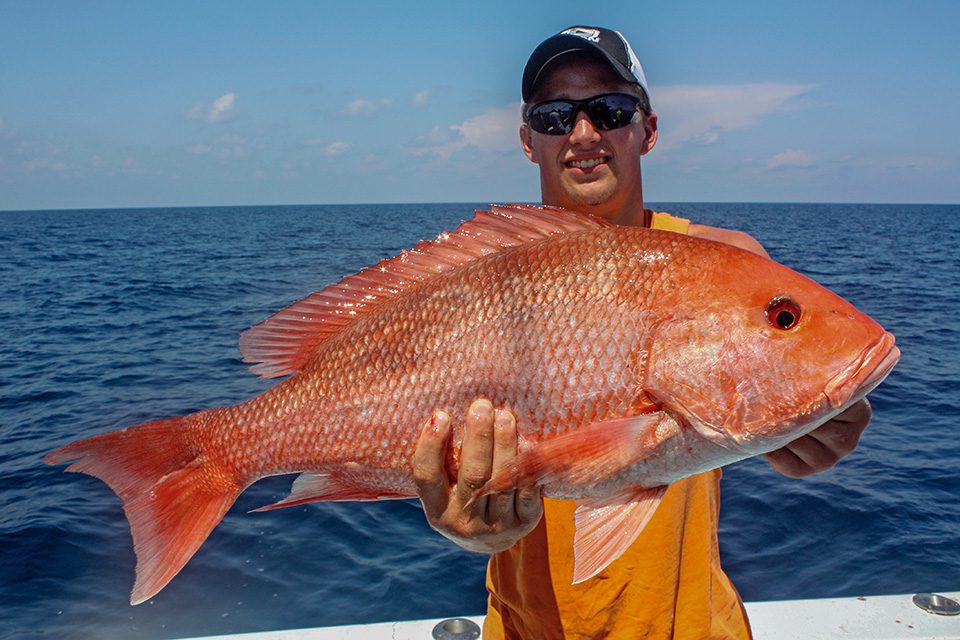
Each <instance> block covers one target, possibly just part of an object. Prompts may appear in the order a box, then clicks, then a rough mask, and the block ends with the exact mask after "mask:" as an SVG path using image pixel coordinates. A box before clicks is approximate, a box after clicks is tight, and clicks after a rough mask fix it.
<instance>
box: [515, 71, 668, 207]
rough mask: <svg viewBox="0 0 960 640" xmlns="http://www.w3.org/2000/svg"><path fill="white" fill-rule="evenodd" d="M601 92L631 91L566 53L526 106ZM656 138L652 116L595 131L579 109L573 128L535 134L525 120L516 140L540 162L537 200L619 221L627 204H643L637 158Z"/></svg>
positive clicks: (615, 78) (609, 74) (611, 75)
mask: <svg viewBox="0 0 960 640" xmlns="http://www.w3.org/2000/svg"><path fill="white" fill-rule="evenodd" d="M602 93H629V94H633V95H635V94H634V91H633V88H632V87H631V85H629V84H627V83H626V82H624V81H623V80H622V79H621V78H620V77H619V76H617V75H616V73H614V71H613V70H612V69H611V68H610V67H609V66H608V65H607V64H606V63H605V62H603V61H602V60H600V59H598V58H595V57H592V56H589V55H584V54H567V55H566V56H564V57H562V58H560V59H559V60H558V61H557V62H556V63H555V64H554V65H552V66H551V67H549V68H548V69H547V70H546V72H545V74H544V76H543V77H542V78H541V79H540V81H539V82H538V83H537V85H536V88H535V90H534V95H533V97H532V98H531V100H530V104H531V105H532V104H536V103H538V102H544V101H547V100H554V99H564V98H568V99H574V100H582V99H585V98H590V97H592V96H595V95H598V94H602ZM656 139H657V116H656V115H655V114H653V115H650V116H646V117H640V118H637V120H636V121H635V122H633V123H631V124H629V125H627V126H625V127H621V128H619V129H613V130H610V131H601V130H600V129H598V128H596V127H595V126H594V124H593V123H592V122H591V121H590V118H589V117H587V114H586V113H584V112H583V111H581V112H579V113H578V114H577V120H576V123H575V124H574V127H573V131H571V132H570V133H569V134H564V135H556V136H552V135H546V134H543V133H537V132H536V131H533V130H532V129H530V127H529V126H527V125H526V124H523V125H521V127H520V141H521V144H522V145H523V150H524V153H526V155H527V157H528V158H529V159H530V161H531V162H535V163H536V164H538V165H539V166H540V189H541V195H542V199H543V203H544V204H546V205H554V206H560V207H565V208H568V209H573V210H578V211H584V212H588V213H593V214H595V215H599V216H603V217H605V218H607V219H609V220H611V221H616V222H622V221H624V220H622V219H621V218H622V217H624V216H627V215H628V213H629V210H630V208H631V205H633V206H640V207H641V208H642V203H643V189H642V183H641V178H640V157H641V156H642V155H644V154H645V153H647V151H649V150H650V149H651V148H653V145H654V144H655V143H656Z"/></svg>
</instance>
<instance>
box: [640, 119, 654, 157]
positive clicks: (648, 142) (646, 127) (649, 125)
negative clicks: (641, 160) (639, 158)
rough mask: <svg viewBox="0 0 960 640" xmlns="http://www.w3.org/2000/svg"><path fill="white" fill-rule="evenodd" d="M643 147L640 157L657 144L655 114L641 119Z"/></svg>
mask: <svg viewBox="0 0 960 640" xmlns="http://www.w3.org/2000/svg"><path fill="white" fill-rule="evenodd" d="M643 133H644V138H643V146H642V147H641V148H640V155H646V154H647V153H649V152H650V150H651V149H653V147H654V145H656V144H657V114H655V113H651V114H650V115H648V116H647V117H645V118H644V119H643Z"/></svg>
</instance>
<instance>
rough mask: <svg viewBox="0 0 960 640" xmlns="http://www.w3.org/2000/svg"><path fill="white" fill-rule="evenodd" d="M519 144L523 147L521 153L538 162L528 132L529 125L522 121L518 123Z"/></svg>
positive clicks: (531, 160) (533, 161)
mask: <svg viewBox="0 0 960 640" xmlns="http://www.w3.org/2000/svg"><path fill="white" fill-rule="evenodd" d="M520 146H521V147H522V148H523V154H524V155H525V156H527V159H528V160H530V162H532V163H534V164H540V159H539V157H537V150H536V149H534V148H533V136H532V135H531V134H530V126H529V125H528V124H527V123H526V122H524V123H523V124H521V125H520Z"/></svg>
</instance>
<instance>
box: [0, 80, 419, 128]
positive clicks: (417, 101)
mask: <svg viewBox="0 0 960 640" xmlns="http://www.w3.org/2000/svg"><path fill="white" fill-rule="evenodd" d="M430 93H431V90H430V89H424V90H423V91H417V93H416V94H414V96H413V98H412V99H411V100H410V101H411V102H412V103H413V104H415V105H416V106H418V107H422V106H423V105H425V104H427V98H428V97H430ZM0 124H3V120H0Z"/></svg>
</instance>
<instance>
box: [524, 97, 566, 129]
mask: <svg viewBox="0 0 960 640" xmlns="http://www.w3.org/2000/svg"><path fill="white" fill-rule="evenodd" d="M529 120H530V127H531V128H532V129H533V130H534V131H536V132H538V133H546V134H548V135H559V134H564V133H570V130H571V128H572V125H573V105H571V104H570V103H569V102H560V101H557V102H544V103H542V104H538V105H537V106H536V107H534V108H533V109H532V110H531V111H530V114H529Z"/></svg>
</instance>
